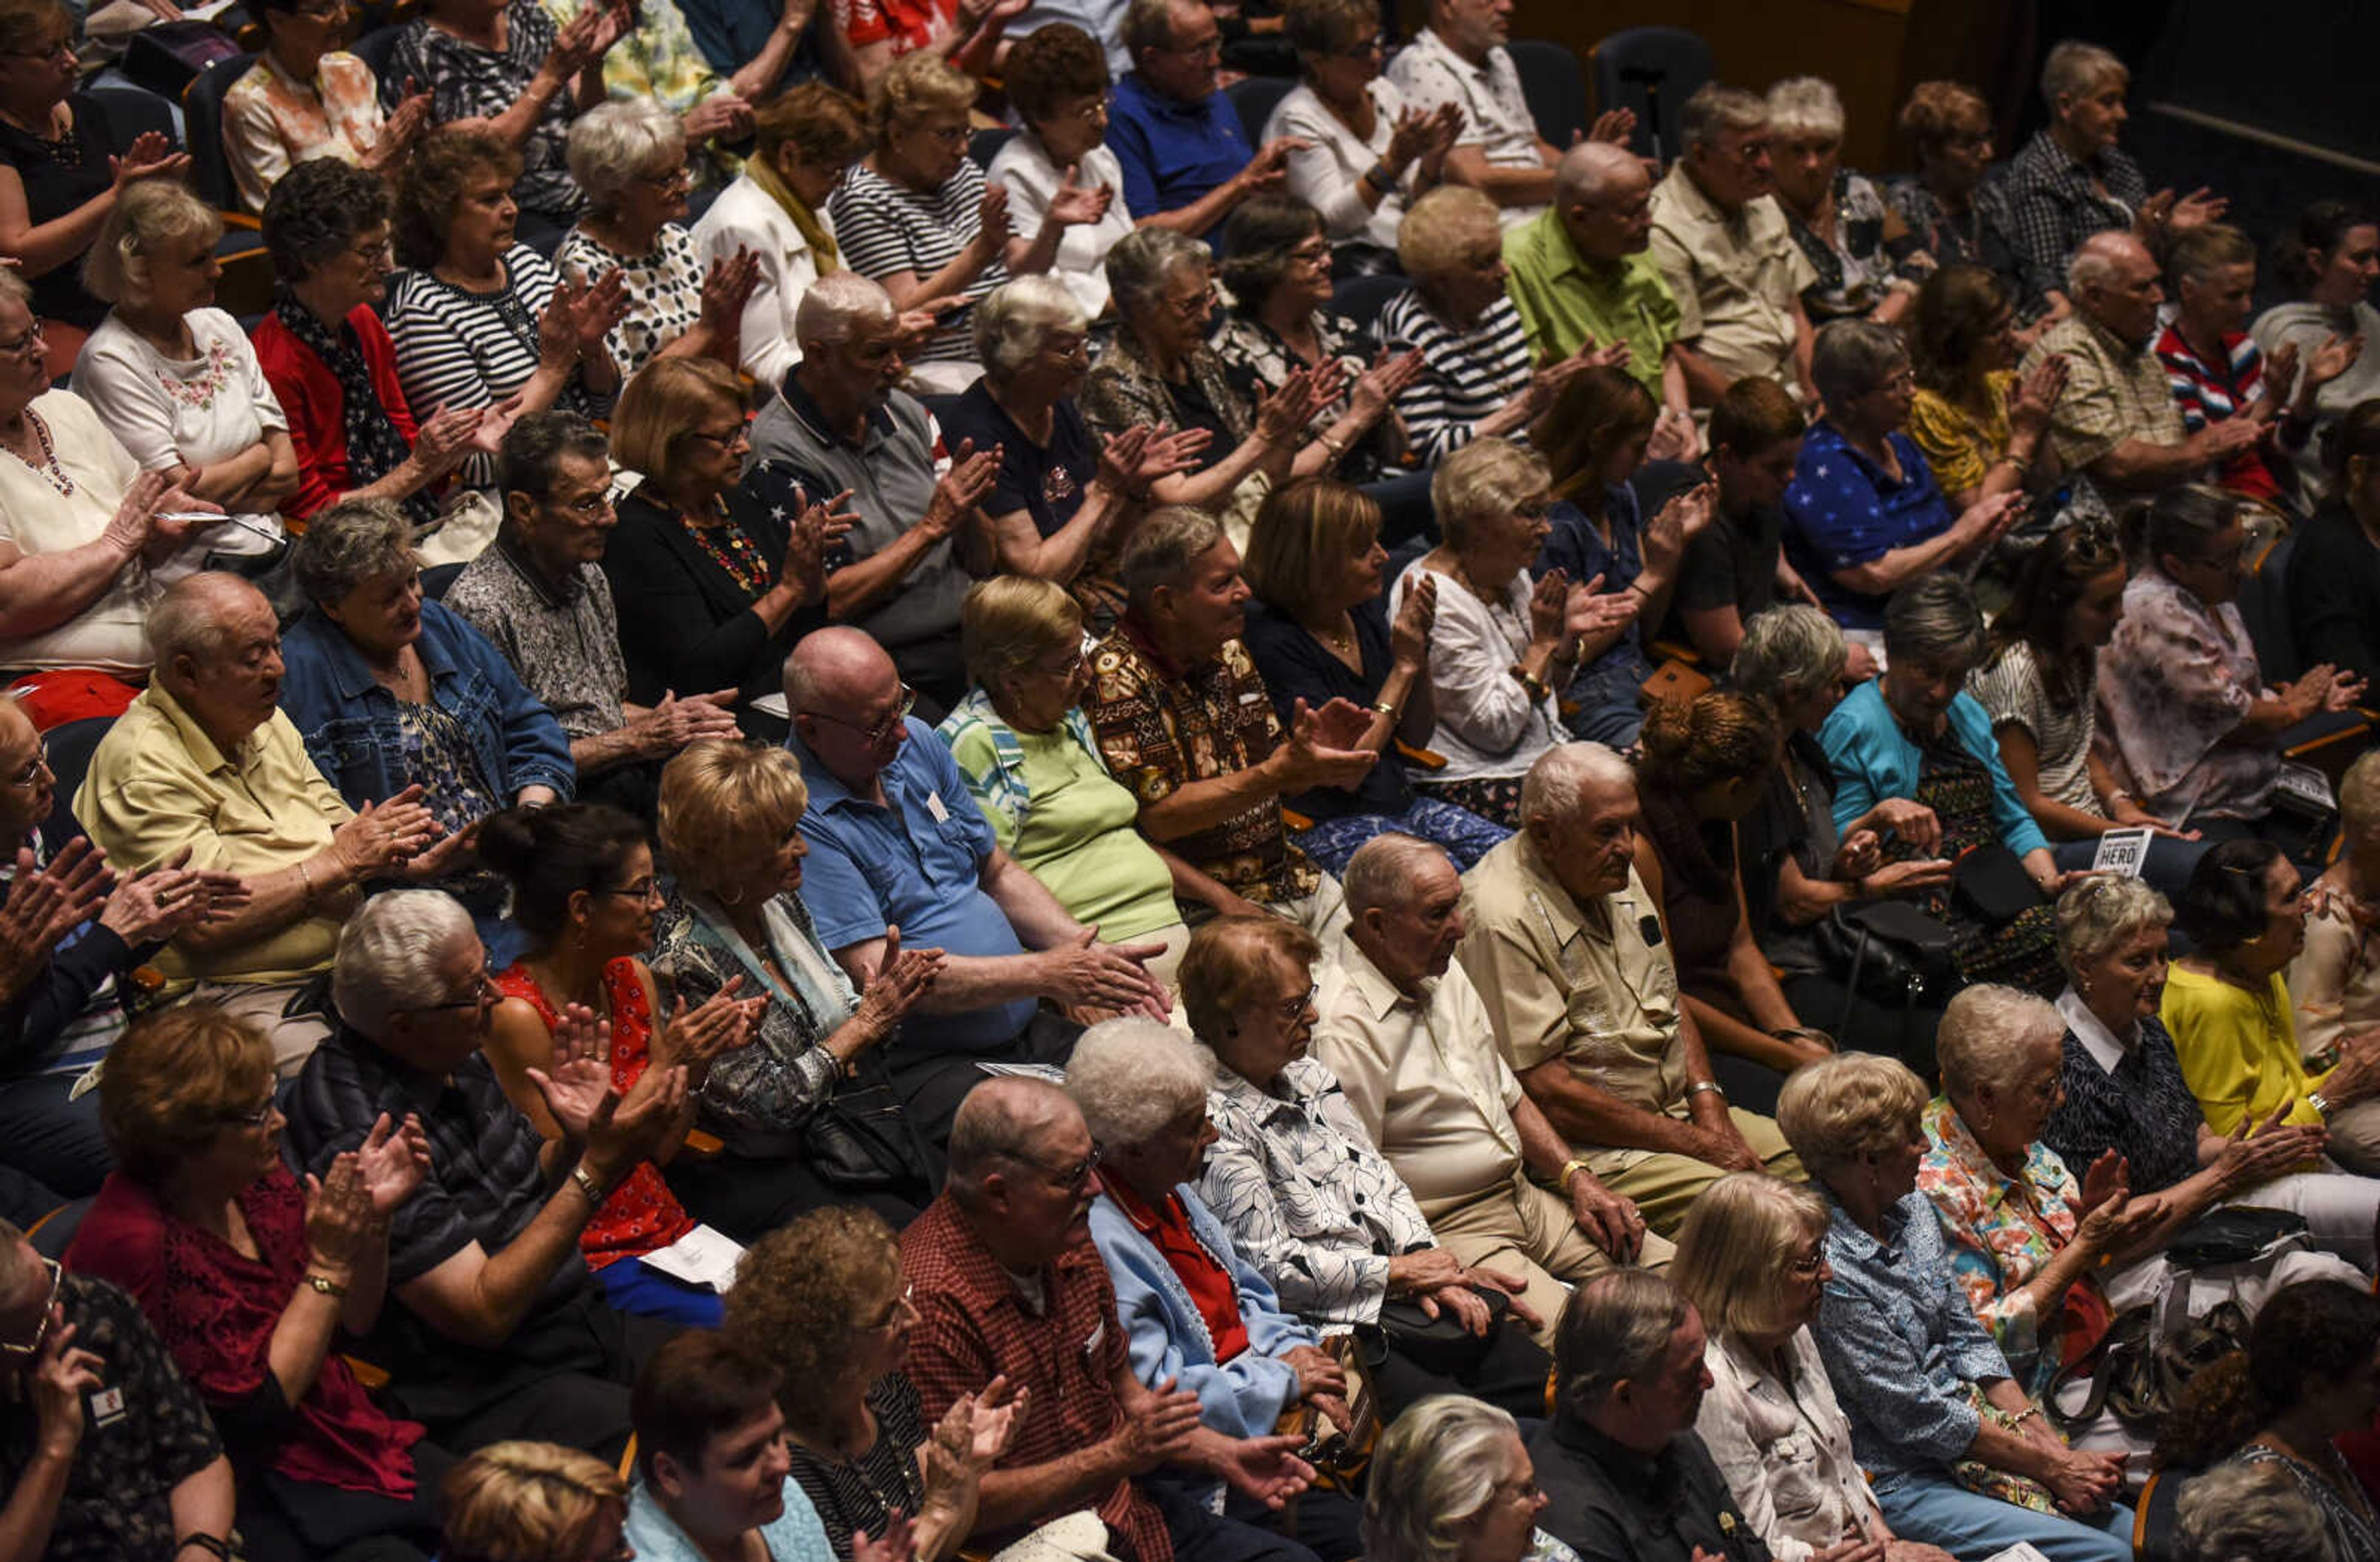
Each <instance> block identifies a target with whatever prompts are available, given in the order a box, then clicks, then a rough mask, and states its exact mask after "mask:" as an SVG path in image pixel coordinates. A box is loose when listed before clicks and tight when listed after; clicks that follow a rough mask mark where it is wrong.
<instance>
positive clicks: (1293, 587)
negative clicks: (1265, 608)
mask: <svg viewBox="0 0 2380 1562" xmlns="http://www.w3.org/2000/svg"><path fill="white" fill-rule="evenodd" d="M1379 536H1380V506H1379V504H1378V501H1376V500H1375V499H1373V497H1372V496H1371V495H1370V494H1366V493H1365V492H1364V491H1363V490H1362V489H1360V488H1357V487H1355V486H1354V485H1353V484H1352V483H1345V482H1339V481H1337V480H1336V479H1334V478H1328V477H1301V478H1299V479H1297V480H1296V481H1294V482H1290V483H1288V484H1287V485H1285V486H1283V487H1280V488H1276V489H1274V490H1273V491H1272V492H1271V493H1270V494H1267V495H1266V496H1265V502H1264V505H1263V507H1262V508H1260V509H1258V510H1257V519H1256V524H1255V526H1253V527H1252V528H1251V529H1250V530H1249V532H1248V552H1247V556H1246V557H1245V558H1244V559H1242V560H1241V561H1240V573H1241V575H1242V576H1244V577H1245V579H1246V580H1247V582H1248V589H1249V590H1250V591H1252V592H1256V594H1257V596H1259V597H1261V598H1263V599H1264V601H1265V603H1266V604H1267V605H1269V606H1271V607H1277V608H1279V609H1280V610H1281V612H1283V613H1286V614H1288V615H1289V616H1291V617H1293V618H1295V617H1301V616H1304V614H1305V610H1306V608H1307V607H1308V606H1309V605H1311V604H1312V603H1313V602H1314V600H1315V597H1316V596H1317V594H1318V589H1319V586H1320V582H1321V578H1322V577H1323V576H1324V575H1325V574H1326V573H1327V572H1328V571H1330V570H1332V569H1335V568H1336V567H1337V566H1338V565H1339V563H1340V561H1341V560H1342V559H1346V558H1349V557H1355V558H1361V557H1362V556H1363V555H1364V553H1365V551H1366V549H1368V548H1369V547H1370V546H1371V545H1372V544H1373V543H1376V542H1378V540H1379Z"/></svg>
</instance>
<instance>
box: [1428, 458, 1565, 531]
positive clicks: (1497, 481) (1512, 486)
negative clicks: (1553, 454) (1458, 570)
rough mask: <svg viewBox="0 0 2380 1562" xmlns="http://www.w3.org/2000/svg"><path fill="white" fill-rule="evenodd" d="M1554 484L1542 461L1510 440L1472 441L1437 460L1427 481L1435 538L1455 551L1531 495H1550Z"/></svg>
mask: <svg viewBox="0 0 2380 1562" xmlns="http://www.w3.org/2000/svg"><path fill="white" fill-rule="evenodd" d="M1553 482H1554V480H1553V473H1552V472H1551V471H1549V470H1547V467H1546V464H1545V462H1543V461H1542V460H1539V459H1538V458H1536V457H1535V456H1533V455H1531V454H1530V453H1529V452H1527V451H1526V450H1524V449H1522V448H1521V447H1520V446H1519V445H1515V444H1513V443H1512V441H1511V440H1509V439H1475V440H1473V441H1472V442H1471V443H1470V444H1468V445H1464V446H1463V448H1461V449H1460V450H1457V451H1455V452H1454V453H1453V454H1452V455H1450V456H1449V457H1447V458H1446V459H1444V460H1442V461H1440V462H1439V464H1438V470H1437V472H1436V473H1435V474H1433V475H1432V476H1431V478H1430V480H1429V505H1430V508H1431V509H1433V510H1435V511H1436V512H1437V513H1438V529H1439V535H1441V536H1443V537H1444V538H1445V539H1446V545H1447V546H1448V547H1450V548H1452V549H1453V550H1455V552H1457V553H1460V552H1462V551H1463V548H1464V546H1465V545H1467V544H1468V543H1469V542H1470V541H1471V536H1472V532H1473V530H1474V529H1475V528H1476V527H1477V526H1479V525H1480V523H1482V522H1483V521H1486V520H1488V519H1490V518H1491V517H1495V516H1499V515H1508V514H1510V513H1511V512H1512V506H1515V505H1517V504H1519V503H1520V502H1521V501H1522V500H1523V499H1525V498H1527V497H1528V496H1529V495H1530V494H1550V493H1551V492H1552V491H1553Z"/></svg>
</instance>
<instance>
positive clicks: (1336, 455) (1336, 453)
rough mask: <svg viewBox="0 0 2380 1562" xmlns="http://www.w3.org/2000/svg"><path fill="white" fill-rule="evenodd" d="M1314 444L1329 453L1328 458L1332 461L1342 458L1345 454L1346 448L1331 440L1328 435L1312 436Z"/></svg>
mask: <svg viewBox="0 0 2380 1562" xmlns="http://www.w3.org/2000/svg"><path fill="white" fill-rule="evenodd" d="M1314 443H1315V444H1317V445H1320V446H1322V448H1323V449H1325V450H1328V451H1330V458H1331V459H1332V460H1334V461H1336V460H1341V459H1342V458H1345V456H1346V454H1347V447H1346V446H1345V445H1342V444H1340V443H1339V442H1338V441H1337V440H1335V439H1333V438H1331V437H1330V434H1328V433H1318V434H1316V435H1315V436H1314Z"/></svg>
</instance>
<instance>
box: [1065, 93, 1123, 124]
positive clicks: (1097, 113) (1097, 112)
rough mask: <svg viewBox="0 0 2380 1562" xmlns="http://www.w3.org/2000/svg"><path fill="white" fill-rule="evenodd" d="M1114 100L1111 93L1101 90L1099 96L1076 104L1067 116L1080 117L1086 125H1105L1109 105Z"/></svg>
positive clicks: (1071, 117)
mask: <svg viewBox="0 0 2380 1562" xmlns="http://www.w3.org/2000/svg"><path fill="white" fill-rule="evenodd" d="M1113 102H1114V99H1113V98H1112V97H1111V95H1110V94H1108V93H1106V92H1101V93H1100V94H1099V96H1098V97H1095V98H1091V99H1089V100H1087V101H1086V102H1084V103H1082V104H1078V105H1076V106H1075V109H1074V110H1073V112H1072V113H1070V114H1069V115H1068V116H1067V117H1068V118H1070V119H1079V120H1081V121H1082V122H1083V123H1084V124H1086V125H1104V124H1106V123H1107V122H1108V107H1109V105H1110V104H1111V103H1113Z"/></svg>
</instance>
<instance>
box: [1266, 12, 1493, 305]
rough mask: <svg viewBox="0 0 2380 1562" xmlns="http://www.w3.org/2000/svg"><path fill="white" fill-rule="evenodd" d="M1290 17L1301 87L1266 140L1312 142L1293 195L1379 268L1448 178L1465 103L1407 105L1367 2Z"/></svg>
mask: <svg viewBox="0 0 2380 1562" xmlns="http://www.w3.org/2000/svg"><path fill="white" fill-rule="evenodd" d="M1283 21H1284V25H1283V27H1282V29H1281V31H1283V32H1284V33H1285V34H1286V35H1287V37H1288V41H1289V45H1290V47H1291V48H1293V49H1294V50H1296V51H1297V74H1298V84H1297V85H1296V86H1294V87H1293V88H1291V89H1290V92H1289V95H1288V96H1287V97H1284V98H1283V99H1281V102H1280V103H1279V104H1276V105H1274V108H1273V111H1272V116H1271V117H1270V118H1269V119H1268V120H1266V121H1265V132H1264V139H1265V140H1267V141H1278V140H1296V141H1299V142H1301V143H1303V144H1302V145H1301V147H1300V148H1299V150H1297V151H1296V152H1293V153H1290V157H1289V179H1288V189H1289V193H1290V194H1291V195H1293V196H1295V197H1296V198H1297V199H1298V200H1300V201H1305V203H1306V204H1307V205H1309V206H1311V207H1313V208H1314V209H1315V210H1316V211H1317V212H1319V213H1320V214H1322V221H1323V225H1324V226H1325V227H1326V228H1327V229H1328V231H1329V233H1330V241H1331V243H1332V244H1334V245H1339V246H1350V245H1354V246H1361V247H1362V250H1363V252H1364V258H1365V263H1366V264H1367V265H1371V266H1374V267H1378V266H1380V265H1381V264H1382V262H1385V261H1386V259H1387V257H1388V254H1389V253H1390V252H1393V251H1394V250H1395V249H1396V247H1397V228H1398V227H1399V226H1400V225H1401V224H1402V223H1403V221H1404V215H1405V214H1406V212H1408V211H1409V210H1411V209H1412V206H1413V203H1414V201H1415V200H1416V199H1417V198H1418V197H1420V196H1422V195H1424V194H1427V192H1428V191H1430V190H1432V189H1436V188H1437V187H1438V185H1439V181H1441V180H1442V179H1444V178H1445V177H1446V155H1447V153H1449V152H1451V150H1453V147H1454V140H1455V138H1456V137H1457V136H1458V135H1460V134H1461V133H1462V130H1463V109H1462V105H1460V104H1456V103H1454V102H1451V101H1449V102H1446V103H1441V104H1439V105H1438V106H1437V108H1436V109H1434V110H1431V111H1427V112H1425V111H1423V110H1421V109H1419V108H1415V107H1412V106H1410V105H1408V104H1406V102H1405V98H1404V94H1403V92H1400V91H1399V90H1398V88H1397V85H1396V83H1394V82H1392V81H1390V79H1388V78H1387V77H1385V76H1383V75H1381V74H1380V48H1381V43H1380V36H1379V31H1380V15H1379V11H1378V8H1377V7H1375V6H1368V5H1366V4H1364V3H1363V0H1297V3H1296V4H1294V5H1292V6H1288V7H1287V9H1286V13H1285V15H1284V18H1283Z"/></svg>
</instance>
